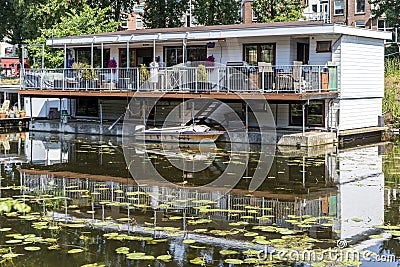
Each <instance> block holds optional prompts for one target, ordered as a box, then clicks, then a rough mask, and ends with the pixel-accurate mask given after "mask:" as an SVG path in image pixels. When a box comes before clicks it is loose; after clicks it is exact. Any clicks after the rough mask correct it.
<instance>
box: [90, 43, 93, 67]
mask: <svg viewBox="0 0 400 267" xmlns="http://www.w3.org/2000/svg"><path fill="white" fill-rule="evenodd" d="M90 66H92V67H93V41H92V44H91V45H90Z"/></svg>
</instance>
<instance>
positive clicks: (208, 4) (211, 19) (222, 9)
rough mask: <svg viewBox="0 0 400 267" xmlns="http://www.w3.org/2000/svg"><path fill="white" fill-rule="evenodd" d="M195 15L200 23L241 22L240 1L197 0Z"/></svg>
mask: <svg viewBox="0 0 400 267" xmlns="http://www.w3.org/2000/svg"><path fill="white" fill-rule="evenodd" d="M193 6H194V8H193V11H192V14H193V17H194V19H195V21H196V22H197V24H200V25H206V26H208V25H225V24H235V23H239V22H240V14H239V8H240V2H239V1H236V0H196V1H194V4H193Z"/></svg>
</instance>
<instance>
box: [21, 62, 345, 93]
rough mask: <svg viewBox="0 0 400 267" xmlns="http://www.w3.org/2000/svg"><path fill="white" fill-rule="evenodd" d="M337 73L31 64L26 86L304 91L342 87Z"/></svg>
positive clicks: (295, 68)
mask: <svg viewBox="0 0 400 267" xmlns="http://www.w3.org/2000/svg"><path fill="white" fill-rule="evenodd" d="M336 77H337V67H336V66H329V67H327V66H322V65H285V66H283V65H282V66H271V65H268V66H263V67H249V66H237V67H236V66H207V67H204V66H200V65H199V66H198V67H193V66H191V67H187V66H184V65H181V66H175V67H168V68H160V69H150V68H115V69H110V68H107V69H25V70H24V71H23V74H22V89H25V90H30V89H34V90H79V91H89V90H111V91H117V90H120V91H122V90H125V91H154V90H158V91H163V92H192V93H201V92H227V93H229V92H249V93H257V92H258V93H304V92H324V91H337V89H338V88H337V78H336Z"/></svg>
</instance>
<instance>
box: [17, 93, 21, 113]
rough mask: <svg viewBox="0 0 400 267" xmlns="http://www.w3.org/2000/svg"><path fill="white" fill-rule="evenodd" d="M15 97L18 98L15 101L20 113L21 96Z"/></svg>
mask: <svg viewBox="0 0 400 267" xmlns="http://www.w3.org/2000/svg"><path fill="white" fill-rule="evenodd" d="M17 97H18V101H17V105H18V111H21V96H20V94H17Z"/></svg>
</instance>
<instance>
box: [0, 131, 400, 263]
mask: <svg viewBox="0 0 400 267" xmlns="http://www.w3.org/2000/svg"><path fill="white" fill-rule="evenodd" d="M6 139H7V140H8V145H7V144H6V142H4V141H2V142H3V146H2V151H3V153H2V155H1V157H0V163H1V177H2V178H3V179H1V180H0V183H1V187H0V194H1V197H2V198H6V197H11V198H13V199H20V201H23V202H24V203H28V204H29V206H30V207H31V208H32V212H31V213H29V214H25V216H24V215H23V216H22V217H21V216H20V215H21V214H16V213H14V214H13V213H10V212H9V213H5V214H3V215H2V216H1V217H0V218H1V219H0V223H1V228H0V243H1V244H3V246H4V247H5V248H7V251H0V253H2V254H3V255H4V254H7V253H8V252H9V250H10V249H9V247H11V251H12V252H13V253H23V254H24V255H22V256H18V257H15V258H13V262H14V263H16V264H17V265H18V264H20V265H24V266H54V265H55V264H58V265H59V266H81V265H84V264H88V263H98V264H104V265H105V266H142V265H143V264H145V266H147V265H149V266H191V264H197V265H201V264H202V263H205V264H206V265H207V266H228V265H229V263H231V264H233V263H235V260H236V263H237V264H238V263H240V262H241V263H242V266H256V265H257V264H258V263H260V262H259V261H258V258H257V255H256V254H255V253H254V252H251V251H250V252H249V253H247V254H246V253H244V254H243V252H246V251H249V249H250V250H255V251H259V250H264V249H265V246H267V247H268V248H269V249H276V250H278V251H282V250H296V251H303V250H313V251H314V250H315V251H321V250H322V249H326V248H328V247H335V246H336V240H346V241H347V242H348V244H349V246H350V245H351V246H354V247H357V246H364V247H365V246H366V247H367V248H369V249H371V250H373V251H375V252H377V253H378V252H379V253H381V254H385V255H392V254H393V253H394V254H393V255H400V254H399V253H400V252H399V251H398V247H397V246H398V242H399V240H398V239H397V237H398V236H400V234H398V233H399V230H400V227H398V225H399V219H398V218H399V216H398V215H399V214H398V213H399V209H398V207H399V201H398V199H400V196H398V193H397V191H398V190H397V188H398V177H399V175H400V170H399V167H398V166H400V164H398V163H400V162H397V161H398V160H399V159H400V146H399V145H397V143H388V144H379V145H370V146H363V147H357V148H351V149H338V148H337V147H335V146H327V147H324V148H323V149H321V148H320V147H318V148H313V149H309V150H291V149H288V148H285V147H278V148H277V150H276V153H275V154H274V155H271V156H273V163H272V167H271V169H270V170H269V173H268V174H266V179H265V180H264V182H263V183H262V184H261V186H260V187H259V188H258V189H257V191H254V192H249V191H248V190H247V188H248V186H249V183H250V181H251V178H252V175H253V173H254V170H255V168H257V166H258V165H257V163H258V161H259V158H260V155H259V148H258V147H257V146H252V147H251V148H250V152H249V153H247V154H246V156H248V164H247V165H246V168H245V170H244V174H243V176H242V177H241V179H240V180H239V182H238V184H237V185H236V186H235V187H234V189H232V190H231V191H230V192H229V193H228V194H224V191H223V190H222V189H220V188H217V187H216V188H209V189H208V190H200V189H198V188H195V186H201V185H205V184H207V183H209V182H210V181H212V180H214V179H216V178H218V177H219V176H220V175H221V174H222V173H224V171H225V170H226V168H227V165H228V164H245V163H243V162H242V161H241V160H242V158H241V155H231V154H230V149H232V148H231V147H224V145H222V144H217V146H216V147H214V146H212V147H201V148H199V147H193V146H191V147H187V146H181V147H180V148H179V150H178V151H177V149H176V147H173V148H171V147H170V148H169V147H164V148H162V147H160V146H159V145H147V146H139V145H138V146H135V147H134V149H133V150H132V153H134V154H135V155H136V156H138V158H140V159H143V162H144V163H143V164H151V165H152V166H154V168H155V169H156V170H157V172H158V173H160V174H161V175H162V176H163V177H165V178H166V179H167V180H168V181H169V182H170V183H172V184H175V185H179V187H177V186H173V185H172V186H171V184H161V183H159V182H154V181H153V180H152V179H151V177H149V179H148V180H146V183H142V182H141V183H140V184H139V185H138V184H136V183H135V181H134V179H132V178H131V175H130V172H129V170H128V169H129V168H127V165H126V163H125V158H124V155H123V147H122V145H121V140H120V139H118V138H108V137H107V138H105V137H95V136H76V135H48V134H40V133H35V134H29V133H27V134H26V135H25V134H24V135H21V134H18V135H17V134H16V135H14V136H7V138H6ZM195 163H196V166H195ZM138 166H140V165H138ZM182 169H184V170H182ZM191 170H196V171H191ZM0 207H1V205H0ZM388 224H390V225H392V227H387V226H385V225H388ZM382 225H383V226H382ZM7 228H11V229H9V230H8V229H7ZM17 233H19V234H21V235H15V234H17ZM10 234H14V235H10ZM29 234H31V235H33V234H34V235H35V237H42V238H43V239H45V238H53V239H55V240H50V242H47V241H45V240H40V239H37V240H36V241H35V240H34V241H35V242H30V240H29V236H28V237H26V235H29ZM389 234H392V235H393V238H390V235H389ZM21 236H22V237H21ZM27 238H28V240H27ZM10 240H20V241H15V242H16V243H13V242H10ZM369 242H375V243H369ZM26 246H31V247H32V246H33V247H40V248H41V249H40V250H38V251H29V252H28V251H26V250H24V247H26ZM49 247H50V248H55V249H54V250H49V249H48V248H49ZM121 247H127V248H128V250H129V251H127V250H126V249H121ZM71 249H83V252H80V253H76V254H72V253H68V251H69V252H71ZM116 249H119V250H118V251H116ZM220 250H223V251H224V252H223V253H222V254H221V253H220V252H219V251H220ZM135 251H136V252H143V253H145V255H147V256H149V257H148V259H147V260H145V258H143V257H144V256H143V255H135V254H129V253H133V252H135ZM118 252H120V253H118ZM161 255H167V256H165V257H164V258H163V257H160V258H159V259H152V257H151V256H154V257H155V258H157V257H158V256H161ZM168 255H170V256H171V257H169V256H168ZM135 257H136V259H135ZM129 258H134V259H133V260H132V259H129ZM229 259H231V260H232V261H230V260H229ZM4 260H5V261H8V260H9V258H7V257H4ZM191 261H192V262H191ZM242 261H243V262H242ZM360 261H362V262H363V265H365V266H375V265H374V264H373V263H371V262H366V261H365V260H364V261H363V259H360ZM322 262H324V263H325V264H332V261H329V259H324V260H323V261H322ZM346 262H347V263H349V261H344V260H342V262H341V263H346ZM264 263H265V264H270V265H272V266H287V265H289V264H290V265H294V264H298V265H301V264H305V265H306V266H308V265H307V264H312V261H311V262H310V261H306V260H304V259H303V260H302V259H287V258H286V259H278V258H276V257H274V258H273V259H272V258H271V259H266V261H265V262H264ZM336 263H337V262H336ZM390 264H391V263H390ZM390 264H389V263H388V264H387V265H385V266H391V265H390ZM393 264H395V263H393ZM93 266H95V265H93ZM376 266H378V264H376ZM392 266H396V265H392Z"/></svg>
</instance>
